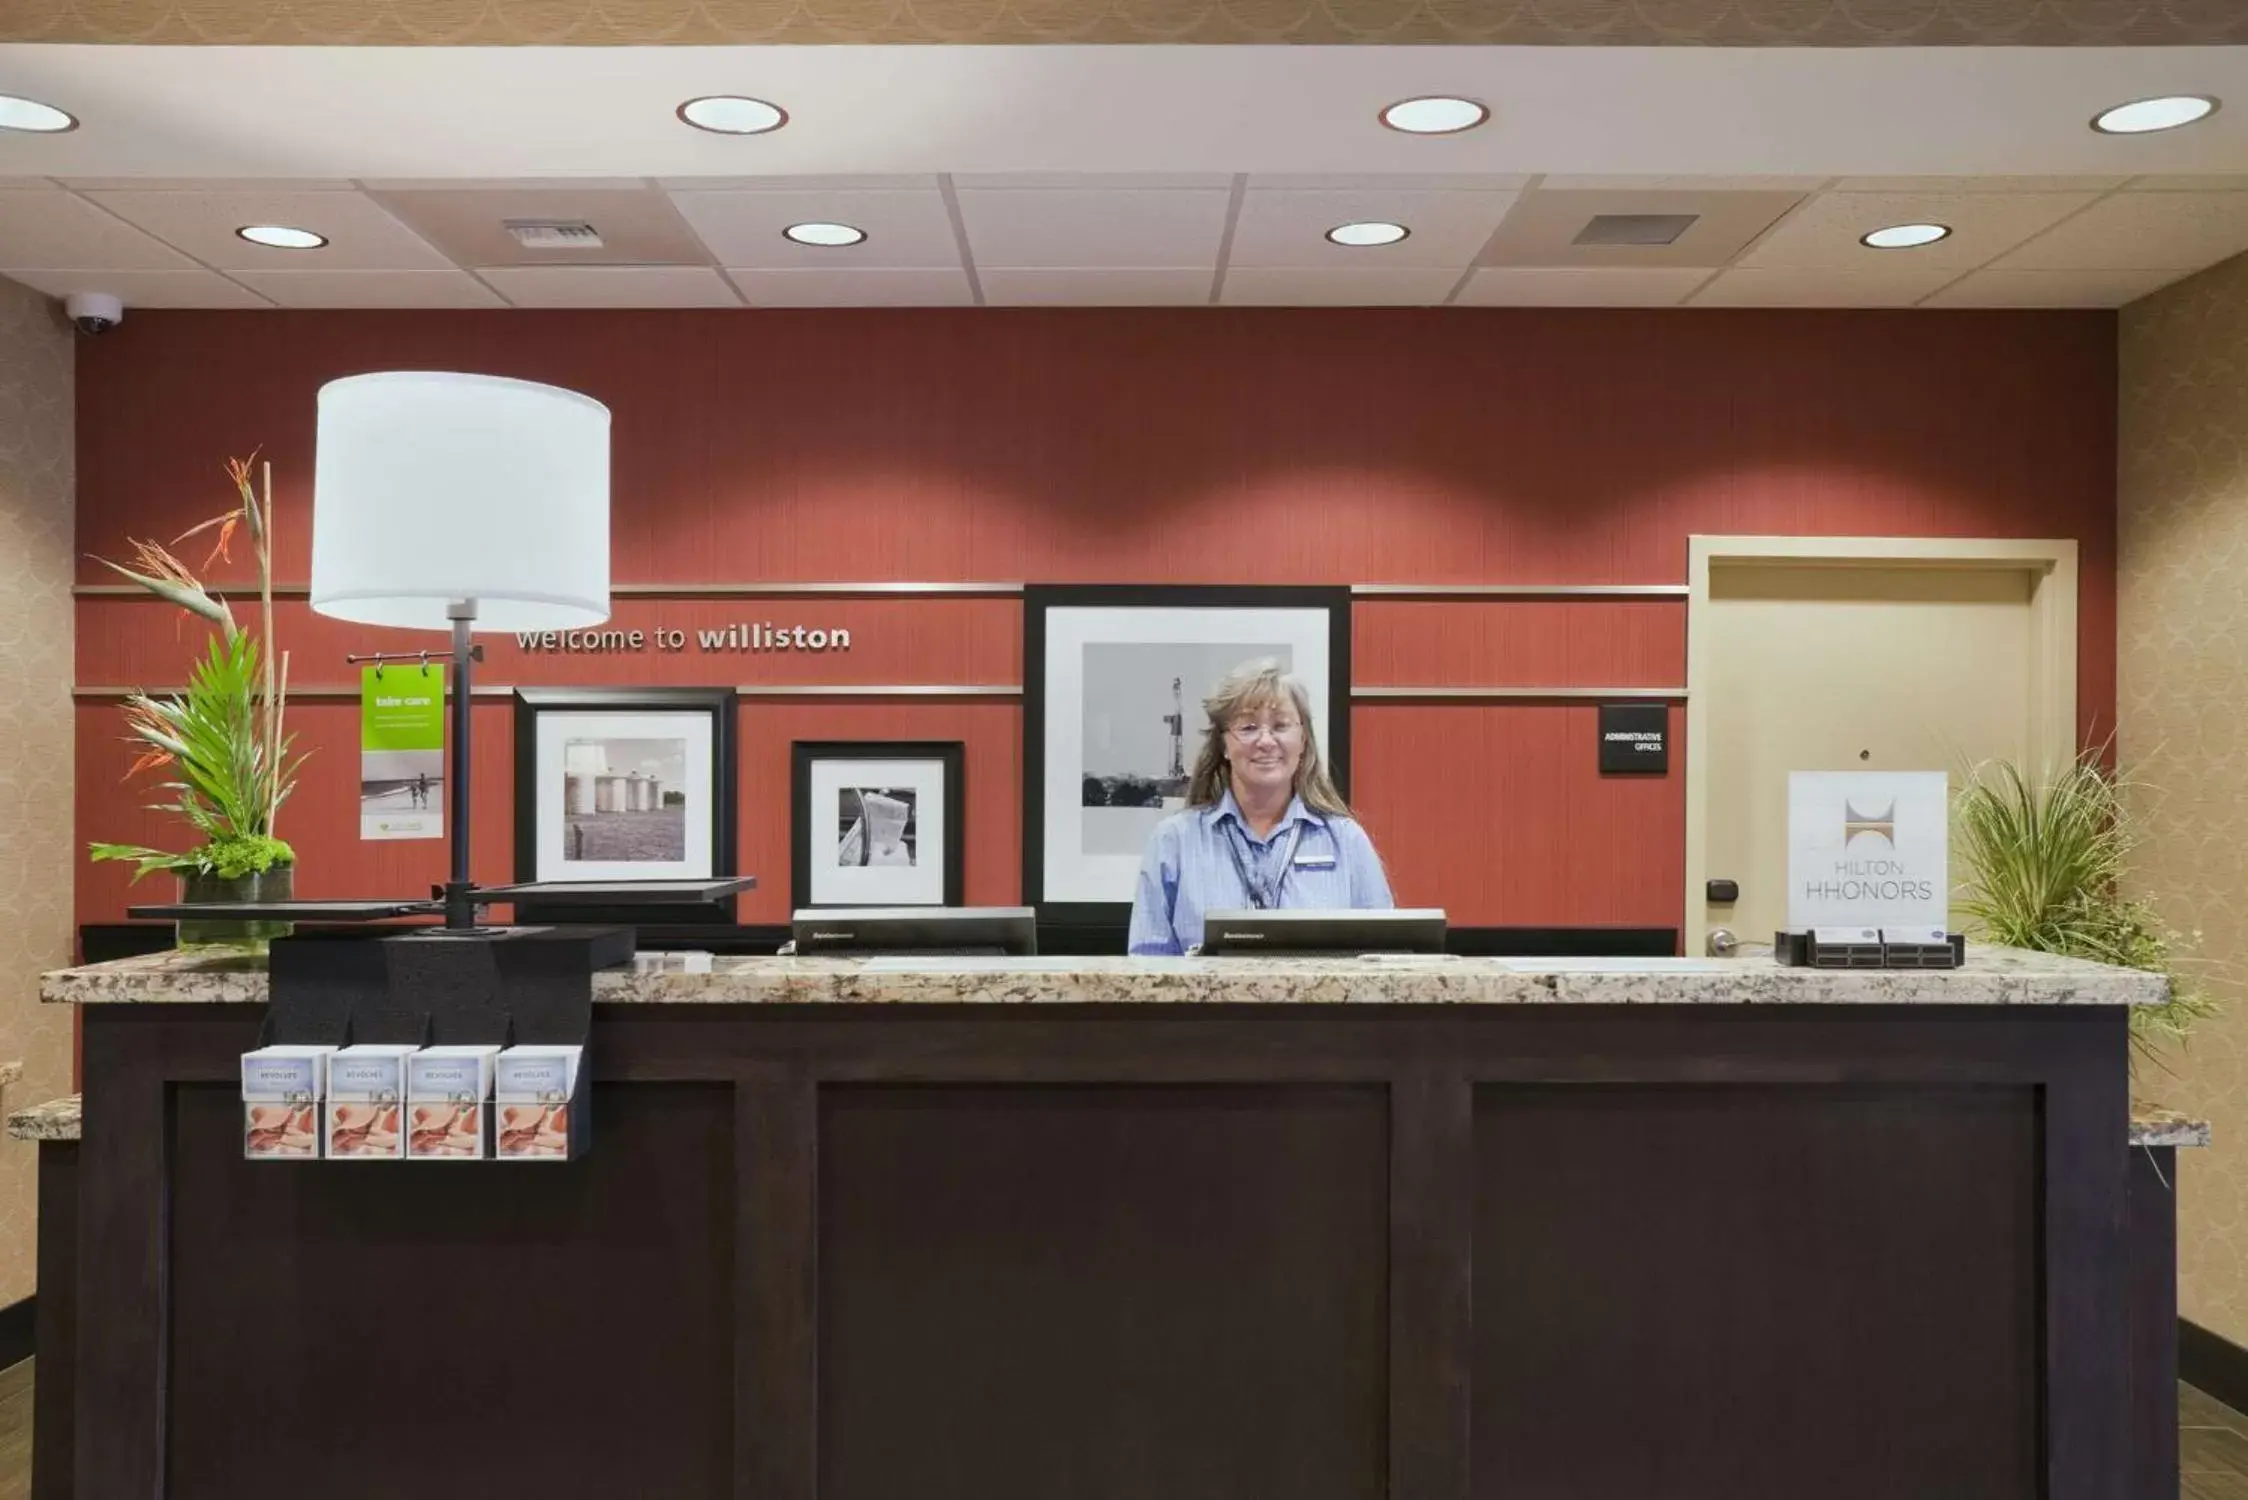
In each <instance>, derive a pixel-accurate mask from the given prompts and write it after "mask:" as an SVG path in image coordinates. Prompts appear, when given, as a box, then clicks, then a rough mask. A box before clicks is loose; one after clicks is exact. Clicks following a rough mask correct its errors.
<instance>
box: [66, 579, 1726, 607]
mask: <svg viewBox="0 0 2248 1500" xmlns="http://www.w3.org/2000/svg"><path fill="white" fill-rule="evenodd" d="M1022 591H1023V585H1022V584H1019V583H902V582H901V583H616V584H611V585H610V586H609V593H610V595H611V596H612V597H615V598H621V599H760V598H770V599H787V598H812V597H825V598H849V597H852V596H854V595H856V596H860V597H867V598H896V597H900V596H903V597H914V598H939V599H944V598H950V599H994V598H1014V597H1017V596H1019V595H1020V594H1021V593H1022ZM70 592H71V594H72V596H73V597H76V598H81V599H148V600H150V601H151V602H152V603H162V602H163V601H162V600H159V599H156V598H154V596H153V595H151V594H149V592H148V591H147V590H146V589H143V588H141V587H140V586H138V585H137V584H130V583H79V584H73V585H71V589H70ZM219 592H222V593H225V594H228V595H231V596H233V597H236V598H240V597H243V596H244V595H246V594H248V593H249V592H251V590H250V587H249V586H248V585H246V584H232V585H226V586H223V587H221V588H220V590H219ZM311 592H312V588H311V585H309V584H303V583H277V584H275V585H274V586H273V595H274V597H275V598H277V599H302V598H304V597H306V596H307V595H309V594H310V593H311ZM1350 592H1351V595H1352V597H1353V598H1359V599H1683V598H1685V597H1686V596H1687V593H1688V589H1687V586H1686V585H1685V584H1683V583H1354V584H1352V585H1350Z"/></svg>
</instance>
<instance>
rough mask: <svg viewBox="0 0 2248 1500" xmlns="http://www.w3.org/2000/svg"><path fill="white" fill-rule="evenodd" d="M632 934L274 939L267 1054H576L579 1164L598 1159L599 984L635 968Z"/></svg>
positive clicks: (573, 1124) (493, 932)
mask: <svg viewBox="0 0 2248 1500" xmlns="http://www.w3.org/2000/svg"><path fill="white" fill-rule="evenodd" d="M634 947H635V932H634V929H632V928H630V927H503V928H493V929H487V930H484V931H480V932H476V933H472V934H454V933H451V932H448V931H447V930H446V929H444V928H439V927H430V928H420V929H414V930H409V931H405V932H397V931H392V932H375V931H367V930H360V931H340V932H338V931H326V932H306V933H299V934H297V935H294V936H291V937H285V938H276V939H275V940H274V941H273V944H272V946H271V948H270V950H269V958H268V962H267V973H268V975H269V977H270V982H271V995H270V999H269V1001H268V1004H267V1006H266V1013H265V1018H264V1020H263V1021H262V1022H261V1023H260V1025H259V1028H258V1045H259V1046H260V1047H267V1046H285V1045H304V1046H318V1045H328V1046H335V1047H347V1046H352V1045H356V1044H363V1043H384V1042H388V1043H406V1044H411V1045H413V1046H417V1047H430V1046H457V1045H472V1044H478V1043H483V1044H497V1045H499V1046H502V1047H515V1046H525V1047H547V1046H554V1047H562V1046H568V1047H578V1048H581V1049H584V1050H582V1051H581V1053H580V1055H579V1064H578V1069H577V1075H576V1077H575V1079H574V1080H573V1081H572V1084H571V1088H570V1092H569V1097H568V1099H567V1101H566V1102H567V1104H568V1106H569V1109H568V1121H569V1157H570V1159H572V1160H575V1159H576V1158H578V1157H580V1156H583V1155H584V1154H585V1153H586V1152H587V1151H589V1150H590V1149H592V1144H593V1141H592V1134H591V1130H590V1122H591V1112H590V1109H589V1105H590V1103H591V1100H592V1092H593V1090H592V1051H591V1048H590V1046H589V1045H588V1044H589V1043H590V1042H591V1040H592V1029H593V975H594V972H595V971H596V970H599V969H605V968H609V967H611V966H613V965H617V964H629V963H630V962H631V961H632V954H633V949H634Z"/></svg>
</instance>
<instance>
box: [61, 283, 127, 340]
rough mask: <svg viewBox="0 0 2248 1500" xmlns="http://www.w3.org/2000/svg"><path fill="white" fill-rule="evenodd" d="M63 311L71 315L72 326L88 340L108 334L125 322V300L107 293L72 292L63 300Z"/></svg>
mask: <svg viewBox="0 0 2248 1500" xmlns="http://www.w3.org/2000/svg"><path fill="white" fill-rule="evenodd" d="M62 310H63V311H64V312H66V313H68V314H69V315H70V321H71V323H72V325H73V326H75V327H76V328H77V330H78V331H79V332H80V333H82V334H85V335H86V336H87V337H88V338H91V337H93V336H94V335H95V334H99V333H107V332H109V330H110V329H112V328H115V327H116V326H117V325H118V324H119V323H122V322H124V321H125V303H124V301H123V299H121V298H118V297H112V296H110V295H109V294H108V293H107V292H72V293H71V294H70V295H69V296H67V297H65V298H63V300H62Z"/></svg>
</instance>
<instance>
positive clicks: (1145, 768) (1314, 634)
mask: <svg viewBox="0 0 2248 1500" xmlns="http://www.w3.org/2000/svg"><path fill="white" fill-rule="evenodd" d="M1023 630H1024V640H1023V772H1024V775H1023V791H1024V805H1023V900H1024V902H1025V903H1026V904H1028V905H1032V906H1035V907H1037V908H1038V913H1039V917H1040V919H1041V920H1044V921H1057V922H1088V923H1091V922H1113V921H1118V920H1121V919H1122V918H1123V916H1124V914H1125V913H1126V911H1127V910H1128V909H1129V907H1130V904H1131V900H1132V886H1133V882H1134V881H1135V880H1136V879H1137V877H1138V875H1139V868H1140V856H1141V853H1142V851H1143V850H1144V849H1145V847H1146V845H1147V839H1148V835H1149V834H1150V833H1152V832H1153V831H1154V830H1155V827H1156V825H1157V824H1159V823H1161V822H1162V821H1163V820H1164V819H1165V818H1167V817H1169V816H1170V815H1171V814H1172V813H1174V812H1177V811H1179V810H1180V809H1181V808H1183V807H1184V806H1185V805H1186V792H1187V780H1188V778H1189V777H1190V776H1191V775H1192V773H1193V770H1194V759H1195V755H1196V753H1197V752H1198V751H1199V750H1200V749H1201V746H1202V740H1203V731H1204V728H1205V720H1204V718H1203V713H1202V700H1203V699H1204V698H1205V697H1206V696H1208V694H1209V693H1210V691H1211V689H1212V688H1214V687H1215V686H1216V685H1217V683H1218V681H1219V680H1220V679H1221V678H1223V677H1224V676H1225V675H1226V674H1227V673H1228V672H1230V671H1232V670H1233V669H1234V668H1235V667H1237V666H1240V665H1241V664H1242V663H1244V662H1248V661H1254V660H1257V659H1259V658H1265V657H1269V658H1273V659H1275V660H1277V661H1278V662H1280V664H1281V665H1282V666H1283V667H1284V668H1285V669H1286V670H1287V671H1289V672H1290V673H1292V674H1293V675H1295V676H1296V677H1298V678H1300V679H1301V680H1302V681H1303V684H1304V687H1305V690H1306V691H1307V692H1308V693H1309V694H1310V697H1311V711H1312V718H1313V721H1314V723H1315V724H1316V726H1317V729H1318V733H1319V743H1320V750H1321V753H1322V754H1323V755H1324V756H1325V758H1326V761H1327V767H1328V772H1329V774H1330V775H1332V776H1333V777H1334V780H1335V784H1336V786H1337V787H1338V788H1339V789H1342V790H1344V791H1345V792H1346V794H1347V791H1348V784H1349V768H1350V712H1349V710H1350V590H1349V589H1348V588H1319V587H1293V586H1282V587H1269V588H1268V587H1251V586H1242V587H1234V586H1231V585H1217V586H1202V585H1181V586H1147V587H1130V586H1106V585H1102V586H1075V585H1058V584H1057V585H1048V584H1033V585H1031V586H1029V587H1027V588H1025V589H1024V590H1023Z"/></svg>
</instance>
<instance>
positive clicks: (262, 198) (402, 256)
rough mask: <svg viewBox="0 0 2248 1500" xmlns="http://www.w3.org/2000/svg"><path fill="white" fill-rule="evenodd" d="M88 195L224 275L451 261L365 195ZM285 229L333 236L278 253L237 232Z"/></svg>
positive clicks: (422, 266) (413, 267) (418, 266)
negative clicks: (264, 226) (266, 226)
mask: <svg viewBox="0 0 2248 1500" xmlns="http://www.w3.org/2000/svg"><path fill="white" fill-rule="evenodd" d="M86 196H87V197H89V198H91V199H92V200H93V201H94V202H95V203H98V204H100V205H101V206H102V207H103V208H106V209H108V210H109V211H110V212H111V213H113V214H116V215H117V216H118V217H119V218H122V219H126V220H129V221H131V222H132V223H134V224H137V225H139V226H140V227H141V228H143V229H145V230H147V231H148V232H149V233H150V234H153V235H155V236H156V237H157V238H159V239H161V240H163V241H165V242H166V243H167V244H171V245H175V246H177V247H178V248H180V249H181V250H184V251H186V252H187V253H188V254H189V255H192V256H194V257H195V258H196V259H197V260H199V261H201V262H203V264H205V265H207V266H215V267H217V268H218V269H219V270H222V271H260V270H264V271H308V270H322V271H441V270H445V269H447V268H448V267H449V266H450V265H451V262H450V261H448V260H446V259H445V257H444V256H442V255H440V254H438V253H437V251H436V250H434V249H432V248H430V246H429V244H428V243H427V242H426V241H424V240H423V239H422V238H421V236H419V235H417V234H415V233H414V232H413V231H412V230H411V229H408V228H407V227H406V226H405V225H404V224H401V223H400V222H399V221H398V220H396V219H394V218H392V217H391V216H390V215H389V214H388V213H386V212H385V211H384V210H383V208H382V207H381V205H379V204H377V203H376V202H375V201H374V200H373V199H371V198H368V197H365V196H363V195H362V194H359V193H332V192H310V193H308V192H291V191H288V190H285V189H283V190H271V191H268V190H263V189H260V190H254V191H248V192H243V191H232V192H217V193H212V192H171V191H168V190H165V189H140V190H136V191H133V192H109V191H104V192H97V193H88V194H87V195H86ZM249 224H280V225H286V226H288V227H290V228H292V229H309V230H311V231H312V232H313V233H315V234H323V235H326V236H327V237H328V243H327V244H326V245H325V246H323V247H321V248H320V249H318V250H276V249H274V248H273V247H272V246H270V245H253V244H251V243H250V242H249V241H248V240H245V239H243V238H242V237H241V236H240V235H238V234H236V233H235V230H237V229H239V228H241V227H243V226H244V225H249Z"/></svg>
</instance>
